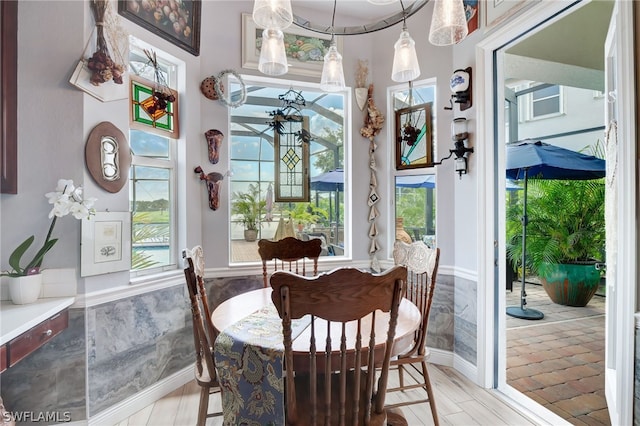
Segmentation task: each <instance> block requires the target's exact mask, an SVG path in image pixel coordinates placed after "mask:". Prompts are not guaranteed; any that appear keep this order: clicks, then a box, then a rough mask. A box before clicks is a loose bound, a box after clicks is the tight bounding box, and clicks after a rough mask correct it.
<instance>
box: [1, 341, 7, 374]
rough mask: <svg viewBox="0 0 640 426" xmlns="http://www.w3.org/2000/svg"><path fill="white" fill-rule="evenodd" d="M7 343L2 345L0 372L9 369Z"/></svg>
mask: <svg viewBox="0 0 640 426" xmlns="http://www.w3.org/2000/svg"><path fill="white" fill-rule="evenodd" d="M7 363H8V360H7V345H2V346H0V373H2V372H3V371H4V370H6V369H7Z"/></svg>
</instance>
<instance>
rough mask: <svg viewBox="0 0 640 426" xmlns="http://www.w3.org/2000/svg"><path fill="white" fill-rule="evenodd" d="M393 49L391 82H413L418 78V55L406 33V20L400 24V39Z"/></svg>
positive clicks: (411, 39) (414, 44)
mask: <svg viewBox="0 0 640 426" xmlns="http://www.w3.org/2000/svg"><path fill="white" fill-rule="evenodd" d="M400 5H402V11H403V12H404V4H403V3H402V0H400ZM393 48H394V49H395V53H394V54H393V67H392V68H391V80H393V81H397V82H400V83H405V82H407V81H412V80H415V79H416V78H418V77H419V76H420V64H419V63H418V55H417V54H416V42H415V41H414V40H413V38H411V36H410V35H409V31H407V21H406V19H405V20H404V21H403V22H402V32H401V33H400V38H399V39H398V41H396V44H394V46H393Z"/></svg>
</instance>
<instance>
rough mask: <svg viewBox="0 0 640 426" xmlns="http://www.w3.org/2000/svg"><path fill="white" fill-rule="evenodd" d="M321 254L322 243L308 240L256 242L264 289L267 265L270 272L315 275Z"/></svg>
mask: <svg viewBox="0 0 640 426" xmlns="http://www.w3.org/2000/svg"><path fill="white" fill-rule="evenodd" d="M321 252H322V241H321V240H319V239H316V238H314V239H310V240H308V241H302V240H299V239H297V238H293V237H286V238H283V239H282V240H279V241H271V240H265V239H262V240H260V241H258V253H259V254H260V258H261V259H262V278H263V280H264V287H265V288H266V287H268V286H269V273H268V270H269V269H270V268H269V265H272V266H273V268H272V272H275V271H280V270H282V271H289V272H294V273H296V274H298V275H307V274H308V273H310V275H317V274H318V258H319V257H320V253H321Z"/></svg>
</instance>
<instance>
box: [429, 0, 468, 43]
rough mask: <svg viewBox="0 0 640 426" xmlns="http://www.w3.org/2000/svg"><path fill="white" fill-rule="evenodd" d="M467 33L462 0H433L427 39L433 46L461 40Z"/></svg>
mask: <svg viewBox="0 0 640 426" xmlns="http://www.w3.org/2000/svg"><path fill="white" fill-rule="evenodd" d="M468 33H469V30H468V28H467V18H466V15H465V13H464V5H463V4H462V0H435V6H434V8H433V16H432V18H431V29H430V30H429V41H430V42H431V44H433V45H435V46H448V45H451V44H456V43H459V42H461V41H462V40H463V39H464V38H465V37H466V36H467V34H468Z"/></svg>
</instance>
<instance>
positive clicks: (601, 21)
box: [505, 0, 614, 90]
mask: <svg viewBox="0 0 640 426" xmlns="http://www.w3.org/2000/svg"><path fill="white" fill-rule="evenodd" d="M613 4H614V2H613V1H611V0H594V1H591V2H590V3H588V4H586V5H585V6H583V7H581V8H579V9H577V10H575V11H574V12H572V13H571V14H569V15H567V16H565V17H564V18H562V19H560V20H558V21H557V22H554V23H553V24H551V25H549V26H548V27H546V28H544V29H543V30H541V31H538V32H537V33H535V34H532V35H530V36H527V37H526V38H523V40H522V41H519V42H518V43H517V44H515V45H514V46H513V47H510V48H508V49H507V51H506V53H507V55H506V56H505V79H510V80H533V81H539V82H544V83H551V84H561V85H565V86H574V87H582V88H587V89H593V90H604V43H605V39H606V36H607V30H608V28H609V19H610V17H611V12H612V10H613Z"/></svg>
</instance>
